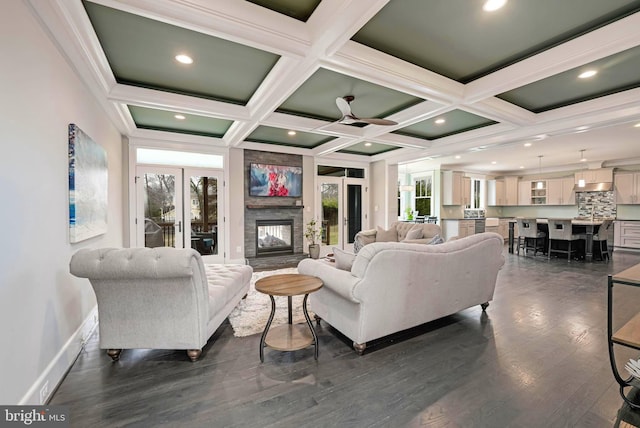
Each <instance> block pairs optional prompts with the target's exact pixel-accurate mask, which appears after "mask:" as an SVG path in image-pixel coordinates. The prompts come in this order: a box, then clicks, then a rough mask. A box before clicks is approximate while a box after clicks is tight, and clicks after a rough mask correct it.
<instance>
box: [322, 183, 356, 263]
mask: <svg viewBox="0 0 640 428" xmlns="http://www.w3.org/2000/svg"><path fill="white" fill-rule="evenodd" d="M318 179H319V182H320V185H319V186H320V187H319V190H320V191H319V194H320V204H319V206H320V220H321V222H322V223H321V224H322V246H321V253H320V254H321V255H326V254H328V253H330V252H332V249H331V248H332V247H338V248H341V249H343V250H345V251H353V242H354V237H355V235H356V233H358V232H359V231H360V230H362V227H363V223H364V220H365V213H364V209H363V207H364V206H365V203H366V192H365V191H364V190H365V187H364V184H365V180H363V179H359V178H345V177H324V176H323V177H318Z"/></svg>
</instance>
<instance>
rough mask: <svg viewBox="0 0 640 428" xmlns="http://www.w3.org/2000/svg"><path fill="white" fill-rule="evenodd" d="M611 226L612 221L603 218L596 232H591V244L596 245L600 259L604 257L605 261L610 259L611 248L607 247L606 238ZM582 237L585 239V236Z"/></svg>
mask: <svg viewBox="0 0 640 428" xmlns="http://www.w3.org/2000/svg"><path fill="white" fill-rule="evenodd" d="M612 228H613V221H612V220H605V221H603V222H602V224H601V225H600V228H599V229H598V233H594V234H593V246H594V248H595V246H596V245H597V246H598V249H599V250H600V258H601V260H604V259H605V258H606V259H607V262H608V261H609V260H611V250H610V248H609V245H608V244H607V238H608V237H609V233H610V232H611V229H612ZM584 239H585V240H586V239H587V237H586V236H585V237H584Z"/></svg>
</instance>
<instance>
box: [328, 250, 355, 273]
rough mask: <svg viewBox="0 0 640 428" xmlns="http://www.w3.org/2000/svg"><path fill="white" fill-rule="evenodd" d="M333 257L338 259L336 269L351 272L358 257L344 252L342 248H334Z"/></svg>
mask: <svg viewBox="0 0 640 428" xmlns="http://www.w3.org/2000/svg"><path fill="white" fill-rule="evenodd" d="M333 257H334V258H335V259H336V267H337V268H338V269H342V270H348V271H350V270H351V266H353V261H354V260H355V259H356V255H355V254H353V253H349V252H347V251H343V250H341V249H340V248H336V247H333Z"/></svg>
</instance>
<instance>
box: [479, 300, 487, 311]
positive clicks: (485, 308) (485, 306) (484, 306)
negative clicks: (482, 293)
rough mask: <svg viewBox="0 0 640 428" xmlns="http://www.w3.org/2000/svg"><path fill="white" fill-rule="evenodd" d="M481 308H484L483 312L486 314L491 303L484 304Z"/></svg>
mask: <svg viewBox="0 0 640 428" xmlns="http://www.w3.org/2000/svg"><path fill="white" fill-rule="evenodd" d="M480 307H481V308H482V312H486V311H487V308H488V307H489V302H484V303H482V304H481V305H480Z"/></svg>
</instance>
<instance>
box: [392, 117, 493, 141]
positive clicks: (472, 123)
mask: <svg viewBox="0 0 640 428" xmlns="http://www.w3.org/2000/svg"><path fill="white" fill-rule="evenodd" d="M436 119H444V120H445V123H443V124H437V123H435V121H436ZM495 123H497V122H495V121H493V120H490V119H487V118H486V117H482V116H477V115H475V114H472V113H469V112H466V111H463V110H452V111H450V112H448V113H445V114H441V115H439V116H437V117H433V118H431V119H427V120H423V121H422V122H418V123H415V124H413V125H411V126H407V127H406V128H402V129H399V130H398V131H396V132H394V133H395V134H400V135H407V136H410V137H417V138H425V139H428V140H436V139H438V138H442V137H447V136H449V135H454V134H459V133H460V132H465V131H470V130H472V129H476V128H482V127H484V126H489V125H493V124H495Z"/></svg>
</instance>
